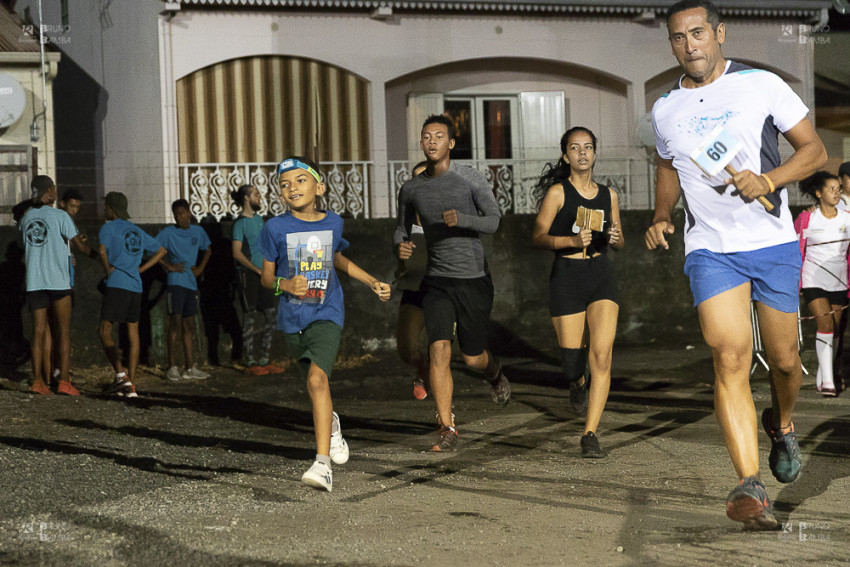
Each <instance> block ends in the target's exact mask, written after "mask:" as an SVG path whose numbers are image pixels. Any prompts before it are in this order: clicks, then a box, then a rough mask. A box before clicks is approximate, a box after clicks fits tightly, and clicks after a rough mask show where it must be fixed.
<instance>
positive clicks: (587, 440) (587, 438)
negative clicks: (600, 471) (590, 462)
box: [581, 431, 605, 459]
mask: <svg viewBox="0 0 850 567" xmlns="http://www.w3.org/2000/svg"><path fill="white" fill-rule="evenodd" d="M581 456H582V458H585V459H603V458H605V451H603V450H602V447H600V446H599V439H598V438H597V437H596V434H595V433H593V431H588V432H587V433H585V434H584V435H582V436H581Z"/></svg>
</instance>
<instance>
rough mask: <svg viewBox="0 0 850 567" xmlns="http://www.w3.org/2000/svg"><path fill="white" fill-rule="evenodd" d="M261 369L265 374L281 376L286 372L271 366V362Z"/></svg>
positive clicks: (274, 365) (276, 366)
mask: <svg viewBox="0 0 850 567" xmlns="http://www.w3.org/2000/svg"><path fill="white" fill-rule="evenodd" d="M263 368H264V369H265V370H266V374H283V373H284V372H286V368H284V367H283V366H278V365H277V364H272V363H271V362H270V363H268V364H266V365H265V366H263Z"/></svg>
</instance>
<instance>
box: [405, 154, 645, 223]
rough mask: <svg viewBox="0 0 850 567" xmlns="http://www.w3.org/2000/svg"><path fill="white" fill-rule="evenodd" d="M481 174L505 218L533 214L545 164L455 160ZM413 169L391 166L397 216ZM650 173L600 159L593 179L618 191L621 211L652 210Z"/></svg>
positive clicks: (640, 163)
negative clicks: (397, 209)
mask: <svg viewBox="0 0 850 567" xmlns="http://www.w3.org/2000/svg"><path fill="white" fill-rule="evenodd" d="M455 162H456V163H459V164H462V165H468V166H470V167H473V168H475V169H477V170H478V171H480V172H481V173H482V174H483V175H484V177H485V179H486V180H487V182H488V183H489V184H490V186H491V187H492V188H493V194H494V195H495V197H496V202H497V203H498V204H499V209H500V210H501V211H502V213H503V214H505V213H515V214H534V213H536V212H537V199H536V197H535V195H534V185H535V184H536V183H537V180H538V179H539V178H540V175H541V173H542V172H543V168H544V167H545V166H546V164H547V161H546V160H528V159H524V160H520V159H515V160H455ZM410 168H411V165H410V164H409V163H408V162H406V161H390V162H389V179H390V190H391V191H392V196H393V198H392V199H391V203H392V213H393V214H395V212H396V208H397V201H398V192H399V190H400V189H401V186H402V185H403V184H404V182H405V181H407V180H408V179H410ZM650 176H651V171H650V168H649V166H648V162H647V161H646V160H645V159H642V158H600V159H599V160H597V162H596V167H595V169H594V179H596V180H597V181H599V182H601V183H604V184H605V185H608V186H609V187H611V188H613V189H615V190H616V191H617V192H618V193H619V195H620V201H619V202H620V208H621V209H630V208H632V209H648V208H651V206H652V195H651V194H650V191H649V188H650V187H652V184H651V183H650Z"/></svg>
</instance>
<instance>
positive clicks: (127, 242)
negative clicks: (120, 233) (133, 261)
mask: <svg viewBox="0 0 850 567" xmlns="http://www.w3.org/2000/svg"><path fill="white" fill-rule="evenodd" d="M124 250H125V251H126V252H127V254H129V255H130V256H138V255H139V254H141V253H142V237H141V235H140V234H139V233H138V232H136V231H134V230H130V231H128V232H127V233H126V234H125V235H124Z"/></svg>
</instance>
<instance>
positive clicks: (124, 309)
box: [100, 287, 142, 323]
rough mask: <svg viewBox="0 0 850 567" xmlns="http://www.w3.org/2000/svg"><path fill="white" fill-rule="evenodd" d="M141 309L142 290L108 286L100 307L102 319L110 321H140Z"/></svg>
mask: <svg viewBox="0 0 850 567" xmlns="http://www.w3.org/2000/svg"><path fill="white" fill-rule="evenodd" d="M141 311H142V294H141V292H138V291H130V290H129V289H121V288H119V287H107V288H106V293H105V294H104V295H103V303H102V304H101V307H100V320H101V321H109V322H110V323H138V322H139V314H140V313H141Z"/></svg>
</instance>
